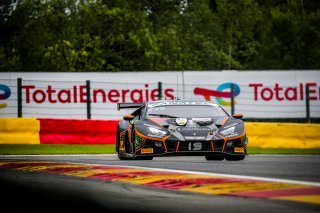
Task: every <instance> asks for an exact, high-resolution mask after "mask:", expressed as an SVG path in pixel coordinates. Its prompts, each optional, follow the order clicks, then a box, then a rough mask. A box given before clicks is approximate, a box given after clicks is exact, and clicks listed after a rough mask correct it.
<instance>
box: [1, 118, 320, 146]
mask: <svg viewBox="0 0 320 213" xmlns="http://www.w3.org/2000/svg"><path fill="white" fill-rule="evenodd" d="M118 122H119V121H118V120H107V121H102V120H77V119H35V118H2V119H0V132H1V134H0V144H115V143H116V129H117V124H118ZM245 126H246V130H247V136H248V138H249V144H248V146H250V147H260V148H320V124H292V123H285V124H284V123H282V124H279V123H253V122H247V123H246V124H245Z"/></svg>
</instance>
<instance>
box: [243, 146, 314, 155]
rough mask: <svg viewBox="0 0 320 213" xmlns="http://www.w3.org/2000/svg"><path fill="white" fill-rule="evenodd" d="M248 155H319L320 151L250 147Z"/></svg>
mask: <svg viewBox="0 0 320 213" xmlns="http://www.w3.org/2000/svg"><path fill="white" fill-rule="evenodd" d="M248 154H249V155H250V154H286V155H292V154H299V155H319V154H320V149H279V148H264V149H262V148H255V147H248Z"/></svg>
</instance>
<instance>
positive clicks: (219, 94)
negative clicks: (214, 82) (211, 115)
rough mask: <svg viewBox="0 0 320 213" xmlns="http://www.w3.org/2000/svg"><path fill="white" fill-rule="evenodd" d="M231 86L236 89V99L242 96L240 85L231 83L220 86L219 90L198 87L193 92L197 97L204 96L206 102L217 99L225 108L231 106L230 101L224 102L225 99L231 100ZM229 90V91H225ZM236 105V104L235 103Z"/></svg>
mask: <svg viewBox="0 0 320 213" xmlns="http://www.w3.org/2000/svg"><path fill="white" fill-rule="evenodd" d="M231 85H233V87H234V97H236V96H238V95H239V94H240V87H239V85H237V84H235V83H231V82H227V83H224V84H221V85H219V86H218V88H217V90H211V89H205V88H200V87H196V88H194V90H193V92H194V94H195V95H202V96H203V97H204V98H205V100H206V101H211V97H215V98H216V100H217V102H218V103H219V104H220V105H223V106H231V102H230V101H226V100H223V98H228V99H229V100H230V98H231ZM225 90H228V91H225ZM234 104H236V102H234Z"/></svg>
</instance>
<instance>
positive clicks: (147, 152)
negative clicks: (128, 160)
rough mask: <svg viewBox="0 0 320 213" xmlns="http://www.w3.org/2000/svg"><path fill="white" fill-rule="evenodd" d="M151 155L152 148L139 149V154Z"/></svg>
mask: <svg viewBox="0 0 320 213" xmlns="http://www.w3.org/2000/svg"><path fill="white" fill-rule="evenodd" d="M149 153H153V148H147V149H141V154H149Z"/></svg>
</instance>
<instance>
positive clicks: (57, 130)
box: [38, 119, 119, 144]
mask: <svg viewBox="0 0 320 213" xmlns="http://www.w3.org/2000/svg"><path fill="white" fill-rule="evenodd" d="M38 120H40V144H115V143H116V129H117V124H118V122H119V120H76V119H38Z"/></svg>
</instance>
